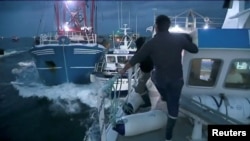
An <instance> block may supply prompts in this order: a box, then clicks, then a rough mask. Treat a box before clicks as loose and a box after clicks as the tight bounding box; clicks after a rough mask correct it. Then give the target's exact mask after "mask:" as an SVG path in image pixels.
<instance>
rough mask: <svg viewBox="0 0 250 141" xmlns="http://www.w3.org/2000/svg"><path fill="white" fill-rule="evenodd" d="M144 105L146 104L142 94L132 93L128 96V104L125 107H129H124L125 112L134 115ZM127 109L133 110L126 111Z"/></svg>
mask: <svg viewBox="0 0 250 141" xmlns="http://www.w3.org/2000/svg"><path fill="white" fill-rule="evenodd" d="M142 104H144V101H143V99H142V97H141V95H140V94H138V93H136V92H132V93H131V94H129V95H128V101H127V104H125V105H124V106H128V107H123V109H124V112H125V113H126V114H132V113H134V112H135V111H136V110H137V109H138V108H139V107H140V106H141V105H142ZM126 108H131V109H126Z"/></svg>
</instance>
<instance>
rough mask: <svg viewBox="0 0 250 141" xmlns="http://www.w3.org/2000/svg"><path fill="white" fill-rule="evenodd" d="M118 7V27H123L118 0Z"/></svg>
mask: <svg viewBox="0 0 250 141" xmlns="http://www.w3.org/2000/svg"><path fill="white" fill-rule="evenodd" d="M117 9H118V28H121V23H120V5H119V2H118V1H117Z"/></svg>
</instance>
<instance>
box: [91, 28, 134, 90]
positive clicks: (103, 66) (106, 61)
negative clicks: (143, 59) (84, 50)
mask: <svg viewBox="0 0 250 141" xmlns="http://www.w3.org/2000/svg"><path fill="white" fill-rule="evenodd" d="M129 29H130V28H129V27H127V24H124V27H122V28H121V30H123V32H122V33H123V34H122V36H121V35H120V36H118V37H116V36H114V35H113V41H114V42H115V41H117V40H118V46H116V47H113V48H110V49H109V51H108V52H107V53H105V55H104V56H103V58H102V59H101V60H100V62H97V63H96V66H95V70H94V72H93V73H91V82H100V83H105V82H107V81H108V80H109V79H110V78H112V77H114V75H116V74H117V73H118V71H119V69H121V68H123V67H124V65H125V63H126V61H127V60H129V59H130V58H131V57H132V56H133V55H134V53H135V52H136V46H135V44H134V40H135V39H133V37H132V36H131V35H130V34H128V30H129ZM113 45H115V43H113ZM114 87H117V88H119V91H120V94H121V95H126V94H127V91H128V79H127V75H124V76H123V78H121V79H119V81H117V83H116V84H115V85H114Z"/></svg>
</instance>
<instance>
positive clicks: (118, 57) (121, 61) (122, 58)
mask: <svg viewBox="0 0 250 141" xmlns="http://www.w3.org/2000/svg"><path fill="white" fill-rule="evenodd" d="M117 60H118V63H120V64H125V62H126V56H117Z"/></svg>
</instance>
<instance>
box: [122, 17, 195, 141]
mask: <svg viewBox="0 0 250 141" xmlns="http://www.w3.org/2000/svg"><path fill="white" fill-rule="evenodd" d="M170 24H171V21H170V19H169V17H167V16H165V15H159V16H157V18H156V21H155V25H156V27H155V28H156V35H155V36H154V37H153V38H152V39H151V40H149V41H148V42H146V43H145V44H144V45H143V46H142V48H141V49H140V50H139V51H138V52H137V53H136V54H135V55H134V56H133V57H132V58H131V59H130V60H129V61H128V62H127V63H126V65H125V66H124V68H123V69H122V70H120V72H119V73H120V74H124V73H125V72H126V71H127V70H128V69H129V68H130V67H132V66H134V65H135V64H137V63H139V62H141V61H142V60H144V59H145V58H146V57H148V56H150V58H151V59H152V61H153V64H154V70H153V71H152V74H151V80H152V82H153V83H154V85H155V86H156V88H157V90H158V91H159V93H160V95H161V97H162V99H163V100H165V101H166V102H167V109H168V122H167V125H166V140H167V141H169V140H171V139H172V134H173V129H174V126H175V123H176V119H177V117H178V112H179V99H180V95H181V90H182V87H183V84H184V81H183V71H182V50H186V51H188V52H190V53H198V47H197V46H196V45H195V44H194V43H193V42H192V38H191V37H190V36H183V35H181V34H171V33H169V31H168V29H169V27H170Z"/></svg>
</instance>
